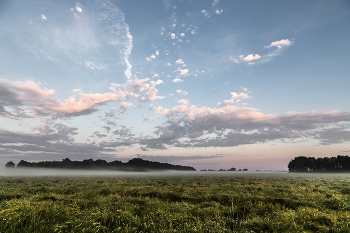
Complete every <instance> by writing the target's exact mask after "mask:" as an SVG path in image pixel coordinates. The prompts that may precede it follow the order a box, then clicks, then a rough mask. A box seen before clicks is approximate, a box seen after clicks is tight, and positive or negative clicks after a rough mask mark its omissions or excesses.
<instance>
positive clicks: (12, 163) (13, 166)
mask: <svg viewBox="0 0 350 233" xmlns="http://www.w3.org/2000/svg"><path fill="white" fill-rule="evenodd" d="M5 167H6V168H15V167H16V164H15V163H14V162H12V161H10V162H8V163H6V164H5Z"/></svg>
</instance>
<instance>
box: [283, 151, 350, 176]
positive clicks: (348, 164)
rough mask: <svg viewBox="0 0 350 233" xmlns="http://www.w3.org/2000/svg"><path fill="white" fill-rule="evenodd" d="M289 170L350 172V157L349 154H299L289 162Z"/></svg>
mask: <svg viewBox="0 0 350 233" xmlns="http://www.w3.org/2000/svg"><path fill="white" fill-rule="evenodd" d="M288 170H289V172H350V157H349V156H347V155H338V156H337V157H324V158H314V157H305V156H299V157H295V158H294V159H292V160H291V161H290V162H289V164H288Z"/></svg>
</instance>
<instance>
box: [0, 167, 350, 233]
mask: <svg viewBox="0 0 350 233" xmlns="http://www.w3.org/2000/svg"><path fill="white" fill-rule="evenodd" d="M349 184H350V175H344V176H341V175H331V174H324V175H315V174H313V175H302V174H288V173H281V174H264V173H261V174H260V173H256V174H254V173H251V174H242V173H239V172H232V173H229V172H223V173H220V174H218V173H212V174H208V173H201V172H195V173H194V174H192V175H189V174H187V173H184V174H178V175H174V174H166V173H165V174H163V175H144V173H140V174H139V175H132V176H131V175H125V176H123V175H118V176H112V175H110V176H34V177H25V176H3V177H0V232H1V233H5V232H21V233H23V232H45V233H48V232H350V186H349Z"/></svg>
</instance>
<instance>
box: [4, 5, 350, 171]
mask: <svg viewBox="0 0 350 233" xmlns="http://www.w3.org/2000/svg"><path fill="white" fill-rule="evenodd" d="M349 22H350V4H349V2H348V1H287V2H286V1H283V2H281V1H229V0H211V1H199V0H197V1H175V0H173V1H170V0H163V1H160V0H159V1H158V0H157V1H139V0H138V1H136V0H128V1H126V0H125V1H124V0H121V1H105V0H96V1H92V0H91V1H77V2H73V1H65V0H63V1H53V0H49V1H48V0H38V1H35V3H28V2H27V1H24V0H14V1H7V0H5V1H1V2H0V161H2V162H3V163H5V162H7V161H9V160H12V161H15V162H18V161H19V160H21V159H24V160H27V161H38V160H39V161H41V160H61V159H63V158H66V157H69V158H71V159H74V160H82V159H87V158H93V159H97V158H101V159H106V160H108V161H112V160H123V161H125V160H128V159H130V158H134V157H141V158H144V159H149V160H157V161H161V162H170V163H174V164H182V165H190V166H194V167H195V168H197V169H203V168H213V169H219V168H225V169H228V168H230V167H236V168H249V169H253V170H255V169H262V170H264V169H274V170H283V169H286V168H287V164H288V162H289V161H290V160H291V159H292V158H294V157H295V156H300V155H306V156H315V157H320V156H321V157H324V156H336V155H338V154H343V155H345V154H350V153H349V152H350V144H349V142H350V102H349V100H350V92H349V87H350V77H349V75H350V66H349V64H348V63H349V61H350V55H349V54H350V53H349V51H350V43H349V41H350V28H349Z"/></svg>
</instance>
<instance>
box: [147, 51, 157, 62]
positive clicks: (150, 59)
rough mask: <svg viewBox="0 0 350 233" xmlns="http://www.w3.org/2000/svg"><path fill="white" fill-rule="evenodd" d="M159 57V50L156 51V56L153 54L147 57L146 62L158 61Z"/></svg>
mask: <svg viewBox="0 0 350 233" xmlns="http://www.w3.org/2000/svg"><path fill="white" fill-rule="evenodd" d="M157 56H159V50H156V51H155V52H154V54H151V56H149V57H146V58H145V60H146V61H152V60H154V59H156V58H157Z"/></svg>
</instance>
